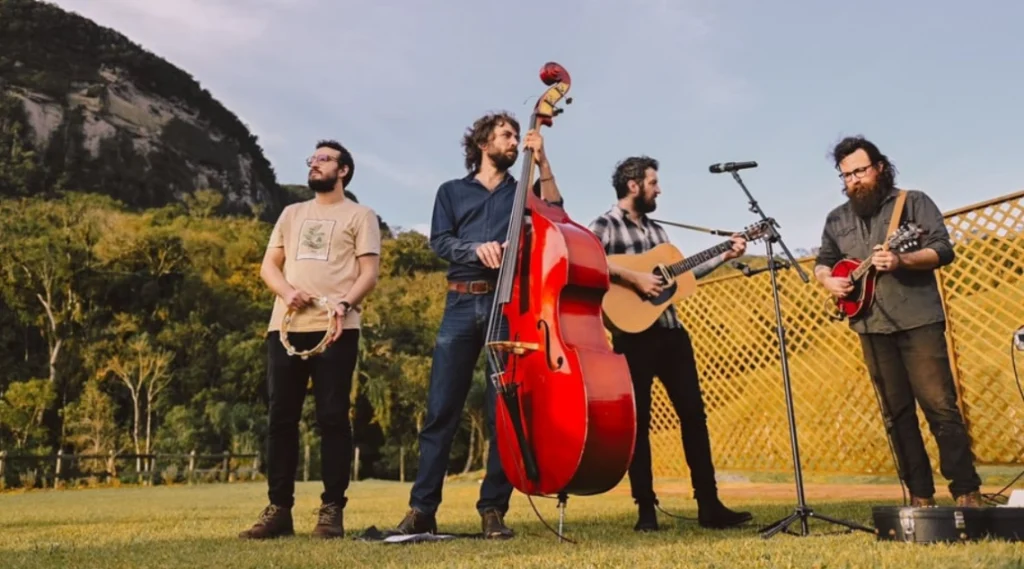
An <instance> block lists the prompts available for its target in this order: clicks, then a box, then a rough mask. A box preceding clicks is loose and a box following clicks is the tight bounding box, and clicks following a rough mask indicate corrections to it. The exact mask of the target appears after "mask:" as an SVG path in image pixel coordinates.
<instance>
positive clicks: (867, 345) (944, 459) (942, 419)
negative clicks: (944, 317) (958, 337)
mask: <svg viewBox="0 0 1024 569" xmlns="http://www.w3.org/2000/svg"><path fill="white" fill-rule="evenodd" d="M945 330H946V325H945V323H944V322H939V323H936V324H929V325H927V326H921V327H919V328H914V329H911V330H904V331H901V332H896V333H893V334H862V335H861V336H860V341H861V347H862V348H863V349H864V360H865V363H866V364H867V368H868V373H869V374H870V376H871V379H872V381H874V383H875V385H876V386H877V387H878V389H879V393H880V394H882V397H881V399H882V403H883V408H882V417H883V419H884V420H885V421H886V424H887V429H890V427H891V435H890V438H891V440H892V443H893V447H894V450H895V451H896V457H897V461H898V464H899V469H900V476H901V478H902V479H903V480H904V481H905V482H906V484H907V487H908V488H909V490H910V493H911V494H913V495H914V496H917V497H919V498H930V497H932V495H934V494H935V481H934V480H933V478H932V466H931V461H930V460H929V459H928V454H927V453H926V452H925V448H924V441H923V440H922V439H921V429H920V428H919V427H918V420H917V409H916V407H915V405H914V401H915V399H916V400H917V404H918V405H920V406H921V410H922V411H923V412H924V417H925V420H926V421H927V422H928V427H929V428H930V429H931V432H932V435H934V436H935V442H936V443H937V444H938V447H939V470H940V471H941V472H942V475H943V476H944V477H945V478H946V479H947V480H949V481H950V484H949V491H950V493H951V494H953V496H954V497H955V496H960V495H962V494H967V493H968V492H973V491H976V490H978V489H979V488H980V487H981V478H979V477H978V473H977V471H976V470H975V468H974V454H973V453H972V452H971V440H970V437H969V436H968V434H967V428H966V426H965V425H964V420H963V417H962V416H961V415H960V409H959V408H958V407H957V405H956V387H955V386H954V384H953V372H952V369H951V368H950V363H949V356H948V352H947V351H946V336H945V334H944V333H945Z"/></svg>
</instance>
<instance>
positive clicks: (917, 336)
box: [814, 137, 981, 506]
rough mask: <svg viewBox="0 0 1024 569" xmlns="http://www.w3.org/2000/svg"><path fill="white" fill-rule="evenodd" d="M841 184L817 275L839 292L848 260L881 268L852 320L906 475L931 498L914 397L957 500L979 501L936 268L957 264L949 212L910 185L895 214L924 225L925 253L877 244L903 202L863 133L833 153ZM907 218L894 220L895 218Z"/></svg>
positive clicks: (914, 495)
mask: <svg viewBox="0 0 1024 569" xmlns="http://www.w3.org/2000/svg"><path fill="white" fill-rule="evenodd" d="M832 157H833V160H834V162H835V167H836V169H837V170H839V177H840V179H842V180H843V183H844V186H845V187H844V190H843V191H844V193H845V194H846V197H847V201H846V203H844V204H842V205H840V206H839V207H837V208H835V209H834V210H832V211H831V212H830V213H829V214H828V217H827V218H826V220H825V228H824V230H823V232H822V235H821V249H820V250H819V252H818V255H817V260H816V264H815V265H816V266H815V268H814V276H815V277H816V278H817V279H818V282H820V283H821V285H822V286H823V287H824V288H825V289H826V290H828V292H829V293H831V294H832V296H834V297H835V298H843V297H845V296H846V295H847V294H849V293H850V292H851V291H853V286H852V285H851V283H850V281H849V279H843V278H837V277H834V276H832V267H833V266H835V265H836V264H837V263H838V262H839V261H840V260H841V259H843V258H844V257H852V258H856V259H866V260H869V261H870V264H871V265H873V267H874V270H875V271H877V273H878V278H877V281H876V284H875V293H874V298H873V300H872V302H871V303H870V304H868V305H867V306H866V307H865V309H864V311H863V312H862V313H861V314H859V315H858V316H856V317H854V318H851V320H850V328H851V329H853V331H855V332H857V334H858V335H859V337H860V342H861V347H862V349H863V352H864V359H865V363H866V365H867V368H868V374H869V375H870V376H871V380H872V381H873V382H874V383H875V386H876V387H877V389H878V391H879V393H880V395H881V401H882V403H883V404H884V407H883V409H882V413H883V417H884V418H885V419H886V423H887V425H890V426H889V429H891V432H890V437H891V440H892V442H893V446H894V450H895V451H896V456H897V460H898V463H899V469H900V476H901V477H902V478H903V480H904V481H905V482H906V484H907V487H908V488H909V490H910V493H911V505H912V506H927V505H934V504H935V500H934V498H933V495H934V494H935V483H934V480H933V477H932V467H931V462H930V461H929V459H928V454H927V453H926V452H925V447H924V442H923V440H922V439H921V431H920V429H919V427H918V420H917V413H916V409H915V405H914V400H915V399H916V400H917V403H918V404H919V405H920V406H921V409H922V410H923V411H924V416H925V419H926V420H927V421H928V426H929V427H930V429H931V431H932V434H933V435H935V441H936V443H937V444H938V447H939V460H940V470H941V472H942V475H943V476H944V477H946V478H947V479H948V480H950V481H951V482H950V485H949V490H950V492H951V493H952V495H953V497H954V498H955V499H956V502H957V504H958V505H960V506H980V505H981V495H980V493H979V488H980V486H981V479H980V478H979V477H978V473H977V471H976V470H975V468H974V455H973V453H972V452H971V441H970V438H969V437H968V435H967V429H966V427H965V426H964V421H963V417H962V416H961V415H960V409H959V408H958V407H957V394H956V388H955V386H954V384H953V374H952V370H951V368H950V363H949V358H948V355H947V354H948V352H947V346H946V337H945V331H946V318H945V313H944V312H943V308H942V300H941V298H940V297H939V289H938V285H937V283H936V281H935V275H934V271H935V270H936V269H938V268H939V267H942V266H944V265H948V264H949V263H951V262H952V261H953V257H954V254H953V247H952V243H951V242H950V238H949V233H948V232H947V231H946V226H945V223H944V222H943V218H942V213H941V212H940V211H939V208H938V207H936V206H935V203H934V202H932V200H931V199H930V198H929V197H928V196H927V195H925V194H924V193H923V192H919V191H907V192H906V193H905V194H904V197H903V198H902V199H905V201H906V203H905V205H903V207H901V208H900V210H899V212H898V214H900V215H901V216H902V219H903V220H904V221H905V222H912V223H916V224H917V225H918V226H920V227H921V228H922V229H923V230H924V235H923V236H922V237H921V239H920V243H921V247H920V249H919V250H916V251H912V252H908V253H894V252H892V251H889V250H882V249H881V248H880V245H881V244H882V243H883V242H886V241H887V240H888V239H889V237H890V236H889V235H887V234H886V232H887V231H888V229H887V227H889V226H891V225H893V224H892V221H893V214H894V210H895V209H896V206H897V204H898V203H900V202H901V199H900V198H899V192H898V191H897V188H896V168H895V167H894V166H893V165H892V163H891V162H890V161H889V158H888V157H886V156H885V155H884V154H882V153H881V152H880V151H879V150H878V147H877V146H875V145H874V144H873V143H871V142H870V141H868V140H865V139H864V138H863V137H849V138H845V139H843V140H842V141H840V142H839V143H838V144H837V145H836V146H835V148H834V150H833V156H832ZM899 219H901V218H896V221H898V220H899Z"/></svg>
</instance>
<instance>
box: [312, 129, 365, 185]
mask: <svg viewBox="0 0 1024 569" xmlns="http://www.w3.org/2000/svg"><path fill="white" fill-rule="evenodd" d="M321 148H330V149H331V150H337V151H338V168H341V167H342V166H348V172H347V173H346V174H345V175H344V176H342V177H341V185H342V186H343V187H346V188H347V187H348V184H349V182H351V181H352V176H355V175H356V163H355V161H354V160H353V159H352V153H351V152H349V151H348V149H347V148H345V147H344V146H342V145H341V143H340V142H338V141H337V140H321V141H319V142H317V143H316V149H317V150H320V149H321Z"/></svg>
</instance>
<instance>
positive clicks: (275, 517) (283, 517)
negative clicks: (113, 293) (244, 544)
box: [238, 504, 295, 539]
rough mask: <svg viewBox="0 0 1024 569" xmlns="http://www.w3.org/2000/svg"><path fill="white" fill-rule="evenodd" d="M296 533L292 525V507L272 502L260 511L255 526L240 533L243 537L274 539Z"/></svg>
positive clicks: (239, 535)
mask: <svg viewBox="0 0 1024 569" xmlns="http://www.w3.org/2000/svg"><path fill="white" fill-rule="evenodd" d="M291 535H295V527H294V526H293V525H292V510H291V508H282V507H281V506H275V505H274V504H270V505H269V506H267V507H266V508H264V509H263V511H262V512H260V518H259V519H258V520H256V523H255V524H253V526H252V527H251V528H249V529H247V530H245V531H243V532H242V533H240V534H238V537H240V538H241V539H273V538H275V537H285V536H291Z"/></svg>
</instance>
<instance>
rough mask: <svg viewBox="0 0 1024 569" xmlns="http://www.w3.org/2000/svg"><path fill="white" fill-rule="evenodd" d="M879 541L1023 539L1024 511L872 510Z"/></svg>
mask: <svg viewBox="0 0 1024 569" xmlns="http://www.w3.org/2000/svg"><path fill="white" fill-rule="evenodd" d="M872 517H873V519H874V523H875V535H876V536H877V538H878V540H879V541H903V542H908V543H940V542H945V543H957V542H967V541H978V540H982V539H986V538H993V539H1005V540H1009V541H1022V540H1024V508H1013V507H1006V506H993V507H985V508H958V507H954V506H925V507H920V508H914V507H909V506H907V507H904V506H876V507H874V508H873V509H872Z"/></svg>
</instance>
